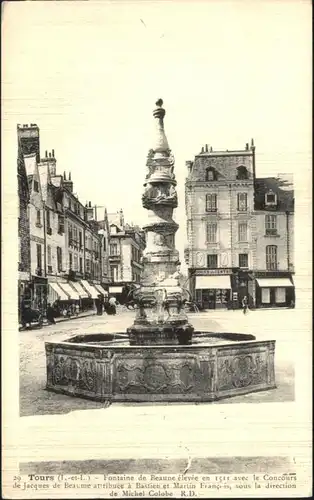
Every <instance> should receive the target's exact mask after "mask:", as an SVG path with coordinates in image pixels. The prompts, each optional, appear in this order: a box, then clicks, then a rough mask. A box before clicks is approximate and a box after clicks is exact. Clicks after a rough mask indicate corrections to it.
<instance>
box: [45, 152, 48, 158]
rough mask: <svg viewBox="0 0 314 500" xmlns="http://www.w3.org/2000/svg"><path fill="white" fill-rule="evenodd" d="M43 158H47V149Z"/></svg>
mask: <svg viewBox="0 0 314 500" xmlns="http://www.w3.org/2000/svg"><path fill="white" fill-rule="evenodd" d="M45 158H48V151H47V150H46V151H45Z"/></svg>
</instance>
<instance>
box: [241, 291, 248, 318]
mask: <svg viewBox="0 0 314 500" xmlns="http://www.w3.org/2000/svg"><path fill="white" fill-rule="evenodd" d="M242 308H243V314H246V313H247V311H248V302H247V296H246V295H244V297H243V299H242Z"/></svg>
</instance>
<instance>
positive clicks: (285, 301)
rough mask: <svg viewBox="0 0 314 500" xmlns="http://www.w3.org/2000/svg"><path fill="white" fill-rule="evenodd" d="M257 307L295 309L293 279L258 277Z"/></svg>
mask: <svg viewBox="0 0 314 500" xmlns="http://www.w3.org/2000/svg"><path fill="white" fill-rule="evenodd" d="M256 283H257V287H256V306H257V307H293V306H294V304H295V291H294V284H293V281H292V278H291V277H271V276H267V277H266V276H263V277H256Z"/></svg>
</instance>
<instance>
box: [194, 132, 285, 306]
mask: <svg viewBox="0 0 314 500" xmlns="http://www.w3.org/2000/svg"><path fill="white" fill-rule="evenodd" d="M186 164H187V168H188V177H187V179H186V184H185V194H186V215H187V248H186V251H185V258H186V262H187V265H188V268H189V284H190V291H191V293H192V296H193V297H194V299H195V300H196V302H197V303H198V304H199V305H200V306H201V307H203V308H205V309H208V308H209V309H210V308H220V307H222V308H236V307H239V305H241V302H242V299H243V297H244V296H247V297H248V301H249V304H250V305H251V306H253V307H254V306H255V305H257V306H259V305H260V304H261V300H260V292H259V291H258V290H259V288H260V286H259V282H258V280H257V279H256V276H255V271H258V270H259V269H261V270H263V269H264V268H265V267H266V264H264V261H265V262H266V260H265V259H266V252H270V251H272V252H274V251H275V250H274V249H272V250H271V249H270V248H269V245H265V244H264V246H263V245H261V241H260V238H261V234H263V238H264V236H265V231H264V226H263V232H262V233H261V227H260V224H261V219H260V217H259V215H258V211H256V208H257V206H256V203H257V198H258V196H259V186H260V185H261V183H260V181H261V180H260V179H256V173H255V168H256V167H255V146H254V142H253V140H252V142H251V145H250V146H249V144H246V147H245V149H243V150H239V151H228V150H227V151H213V150H212V148H208V146H207V145H206V146H205V147H204V148H202V151H201V153H200V154H198V155H196V156H195V160H194V162H192V161H189V162H186ZM276 192H277V191H276ZM264 194H265V193H264ZM268 194H269V195H270V194H271V193H268ZM261 196H262V197H263V196H264V195H263V194H262V195H261ZM285 196H286V198H287V196H288V195H285ZM278 197H279V194H278ZM281 197H282V195H280V198H281ZM292 197H293V196H292ZM255 198H256V199H255ZM286 198H284V199H285V200H286ZM270 199H271V198H269V200H270ZM258 206H259V208H260V209H261V205H258ZM278 206H279V205H278ZM280 206H281V209H283V205H280ZM267 207H268V209H269V205H267ZM264 208H265V207H264V205H263V209H264ZM264 218H265V216H264ZM288 219H289V231H288V226H286V230H285V235H284V234H283V233H282V238H283V241H287V240H288V241H289V244H288V246H287V244H286V246H285V250H283V246H284V245H282V248H281V251H282V252H286V250H287V248H288V247H289V252H290V256H289V259H290V266H291V259H292V255H293V254H292V252H291V239H290V238H291V237H290V236H289V233H291V231H292V232H293V218H292V216H289V217H288ZM267 220H268V219H267ZM268 223H269V222H267V224H268ZM263 224H265V222H264V219H263ZM269 236H270V234H268V236H267V237H269ZM273 237H274V236H273ZM261 253H263V257H262V256H261ZM282 258H283V259H286V260H287V257H286V256H285V257H282ZM262 261H263V265H262V263H261V262H262ZM263 266H264V267H263ZM283 277H284V276H282V278H283ZM273 283H274V285H275V282H273ZM284 285H286V286H287V287H288V288H292V289H293V283H292V281H291V280H290V279H289V283H288V282H286V283H284V282H281V286H280V288H282V287H284ZM257 289H258V290H257ZM263 293H264V296H265V297H266V292H263ZM280 293H281V292H278V294H280ZM278 297H279V295H278ZM280 297H281V299H280V300H282V297H283V294H282V295H281V296H280ZM286 297H287V299H289V300H290V294H289V293H288V294H286ZM271 303H274V302H273V301H272V300H271ZM286 303H287V302H285V304H286Z"/></svg>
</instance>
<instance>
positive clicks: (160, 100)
mask: <svg viewBox="0 0 314 500" xmlns="http://www.w3.org/2000/svg"><path fill="white" fill-rule="evenodd" d="M163 103H164V101H163V100H162V99H158V101H156V106H158V107H159V108H161V107H162V105H163Z"/></svg>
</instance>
